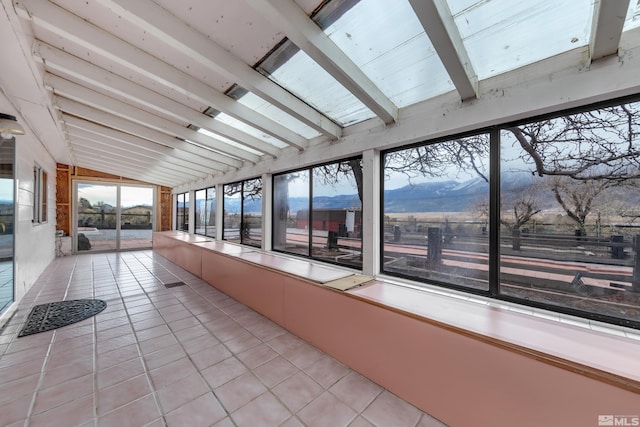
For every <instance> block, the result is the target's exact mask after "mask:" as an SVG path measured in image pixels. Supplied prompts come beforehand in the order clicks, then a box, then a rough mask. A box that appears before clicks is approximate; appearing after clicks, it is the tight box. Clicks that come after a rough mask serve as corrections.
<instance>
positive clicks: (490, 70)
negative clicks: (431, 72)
mask: <svg viewBox="0 0 640 427" xmlns="http://www.w3.org/2000/svg"><path fill="white" fill-rule="evenodd" d="M447 3H448V5H449V8H450V10H451V12H452V13H453V15H454V21H455V23H456V25H457V26H458V29H459V31H460V35H461V37H462V39H463V43H464V46H465V48H466V49H467V53H468V55H469V58H470V59H471V62H472V65H473V68H474V70H475V72H476V74H477V75H478V78H479V79H480V80H482V79H486V78H489V77H492V76H495V75H497V74H501V73H504V72H506V71H509V70H513V69H516V68H519V67H522V66H525V65H528V64H531V63H534V62H537V61H540V60H543V59H545V58H549V57H551V56H554V55H558V54H560V53H563V52H567V51H569V50H572V49H574V48H577V47H581V46H586V45H587V44H588V43H589V36H590V30H591V21H592V14H593V1H592V0H554V1H549V0H530V1H512V0H478V1H475V2H471V1H469V0H448V2H447Z"/></svg>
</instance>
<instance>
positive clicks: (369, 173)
mask: <svg viewBox="0 0 640 427" xmlns="http://www.w3.org/2000/svg"><path fill="white" fill-rule="evenodd" d="M362 173H363V178H364V179H363V181H364V182H363V189H362V190H363V191H362V193H363V199H364V200H363V205H362V273H363V274H367V275H369V276H375V275H376V274H378V273H379V272H380V176H381V175H380V174H381V170H380V152H379V151H376V150H366V151H364V152H363V153H362Z"/></svg>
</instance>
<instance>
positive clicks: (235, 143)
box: [198, 128, 264, 156]
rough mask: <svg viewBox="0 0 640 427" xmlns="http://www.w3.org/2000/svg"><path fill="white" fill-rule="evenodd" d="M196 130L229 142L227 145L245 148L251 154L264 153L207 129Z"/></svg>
mask: <svg viewBox="0 0 640 427" xmlns="http://www.w3.org/2000/svg"><path fill="white" fill-rule="evenodd" d="M198 132H199V133H201V134H203V135H207V136H208V137H210V138H214V139H217V140H218V141H222V142H224V143H225V144H229V145H231V146H233V147H236V148H239V149H241V150H245V151H247V152H249V153H251V154H255V155H257V156H261V155H262V154H264V153H263V152H262V151H257V150H254V149H253V148H251V147H247V146H246V145H242V144H239V143H237V142H235V141H233V140H231V139H229V138H225V137H224V136H221V135H218V134H215V133H213V132H210V131H208V130H206V129H202V128H200V129H198Z"/></svg>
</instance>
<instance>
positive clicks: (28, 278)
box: [14, 133, 56, 301]
mask: <svg viewBox="0 0 640 427" xmlns="http://www.w3.org/2000/svg"><path fill="white" fill-rule="evenodd" d="M36 163H37V164H38V165H39V166H40V167H41V168H42V170H43V171H45V172H47V176H48V179H47V222H46V223H42V224H36V223H33V222H32V218H33V200H34V185H35V183H34V177H33V167H34V166H35V164H36ZM15 176H16V178H17V179H16V186H17V194H16V218H15V221H16V224H15V230H16V234H15V255H14V256H15V279H14V283H15V292H16V295H15V296H16V301H19V300H20V298H22V296H24V294H25V293H26V292H27V291H28V290H29V288H30V287H31V285H33V283H34V282H35V281H36V279H37V278H38V277H39V276H40V274H41V273H42V271H43V270H44V269H45V267H46V266H47V265H49V263H50V262H51V261H52V260H53V258H54V257H55V231H56V208H55V206H56V163H55V161H54V160H53V158H52V157H51V156H50V155H49V153H47V151H46V150H45V149H44V147H43V146H42V144H40V142H39V141H38V140H37V139H36V138H34V137H33V136H32V135H29V134H28V133H27V134H26V135H24V136H19V137H17V138H16V169H15Z"/></svg>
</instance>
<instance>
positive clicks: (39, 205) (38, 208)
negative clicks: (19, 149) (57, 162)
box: [32, 164, 48, 224]
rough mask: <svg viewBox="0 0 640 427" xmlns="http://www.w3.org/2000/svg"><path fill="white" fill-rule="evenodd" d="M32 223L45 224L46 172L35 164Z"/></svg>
mask: <svg viewBox="0 0 640 427" xmlns="http://www.w3.org/2000/svg"><path fill="white" fill-rule="evenodd" d="M33 182H34V186H33V220H32V221H33V222H34V223H38V224H39V223H44V222H47V198H48V191H47V187H48V181H47V172H45V171H44V170H43V169H42V168H41V167H40V166H38V165H37V164H36V165H35V166H34V167H33Z"/></svg>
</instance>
